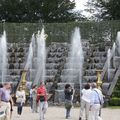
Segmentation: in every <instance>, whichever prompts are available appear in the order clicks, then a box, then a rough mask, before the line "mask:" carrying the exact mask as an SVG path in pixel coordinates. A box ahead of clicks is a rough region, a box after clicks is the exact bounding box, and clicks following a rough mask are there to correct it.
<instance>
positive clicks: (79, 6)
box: [75, 0, 88, 10]
mask: <svg viewBox="0 0 120 120" xmlns="http://www.w3.org/2000/svg"><path fill="white" fill-rule="evenodd" d="M87 1H88V0H75V2H76V10H83V9H84V8H85V7H84V4H86V2H87Z"/></svg>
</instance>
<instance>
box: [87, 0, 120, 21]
mask: <svg viewBox="0 0 120 120" xmlns="http://www.w3.org/2000/svg"><path fill="white" fill-rule="evenodd" d="M87 6H88V9H87V11H88V12H90V13H91V14H93V16H94V17H95V18H97V19H98V20H101V19H102V20H103V19H104V20H119V19H120V0H89V1H88V3H87Z"/></svg>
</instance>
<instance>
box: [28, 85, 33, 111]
mask: <svg viewBox="0 0 120 120" xmlns="http://www.w3.org/2000/svg"><path fill="white" fill-rule="evenodd" d="M32 92H33V87H32V86H31V89H30V98H29V100H30V107H31V110H32V106H33V98H32Z"/></svg>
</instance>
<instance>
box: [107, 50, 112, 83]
mask: <svg viewBox="0 0 120 120" xmlns="http://www.w3.org/2000/svg"><path fill="white" fill-rule="evenodd" d="M110 57H111V50H110V49H108V52H107V72H108V81H109V80H110V67H111V65H110Z"/></svg>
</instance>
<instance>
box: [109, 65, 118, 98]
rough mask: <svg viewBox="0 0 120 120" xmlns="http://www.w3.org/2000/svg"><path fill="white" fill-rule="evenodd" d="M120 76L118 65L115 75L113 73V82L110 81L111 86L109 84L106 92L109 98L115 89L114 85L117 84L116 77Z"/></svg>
mask: <svg viewBox="0 0 120 120" xmlns="http://www.w3.org/2000/svg"><path fill="white" fill-rule="evenodd" d="M119 76H120V65H119V68H118V69H117V71H116V73H115V75H114V78H113V80H112V82H111V84H110V87H109V89H108V92H107V95H108V96H111V94H112V92H113V89H114V87H115V85H116V83H117V80H118V77H119Z"/></svg>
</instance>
